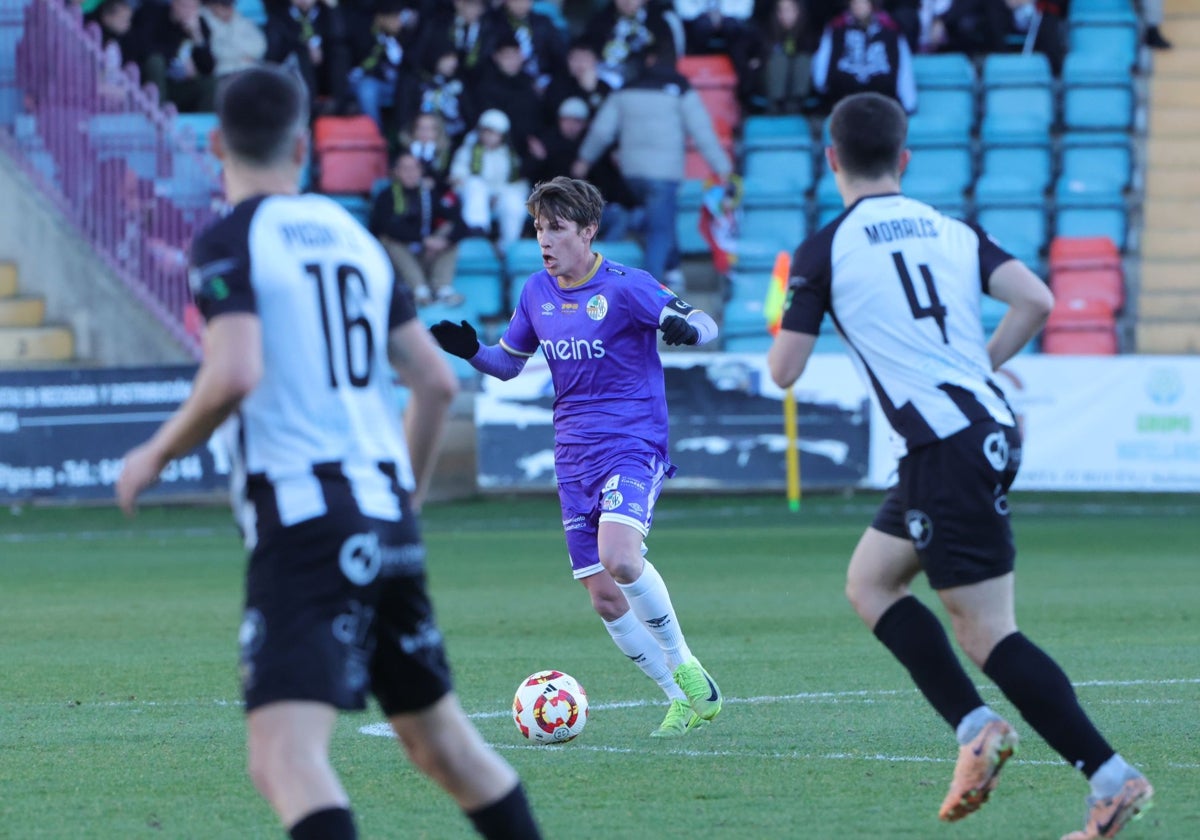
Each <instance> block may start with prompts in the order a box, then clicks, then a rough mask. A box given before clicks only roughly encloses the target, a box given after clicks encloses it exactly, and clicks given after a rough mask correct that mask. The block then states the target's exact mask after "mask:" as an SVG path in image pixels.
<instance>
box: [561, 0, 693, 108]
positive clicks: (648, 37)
mask: <svg viewBox="0 0 1200 840" xmlns="http://www.w3.org/2000/svg"><path fill="white" fill-rule="evenodd" d="M583 38H584V40H586V41H587V42H588V43H589V44H591V46H592V49H593V50H594V51H595V53H596V56H597V58H598V59H599V62H600V64H599V67H598V72H599V74H600V78H601V79H603V80H604V81H605V82H607V83H608V85H609V86H610V87H612V88H613V89H614V90H616V89H617V88H620V87H621V86H622V85H624V84H625V83H626V82H627V81H629V80H631V79H633V78H634V77H636V76H637V75H638V74H639V73H641V70H642V67H643V66H644V62H643V60H642V59H643V57H644V56H645V55H646V54H647V53H649V52H655V53H657V54H658V56H659V59H660V60H661V61H662V62H663V63H664V64H670V65H672V66H674V64H675V59H676V57H677V55H678V53H677V50H676V48H675V35H674V33H673V32H672V30H671V24H670V23H668V21H667V17H666V15H665V14H664V12H663V9H662V8H661V7H659V6H649V5H647V0H611V2H610V3H609V5H608V6H605V7H604V8H603V9H601V10H600V11H598V12H596V13H595V14H594V15H592V17H591V19H590V20H589V21H588V22H587V25H586V26H585V28H584V33H583Z"/></svg>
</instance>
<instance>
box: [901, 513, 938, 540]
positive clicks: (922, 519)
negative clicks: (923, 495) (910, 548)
mask: <svg viewBox="0 0 1200 840" xmlns="http://www.w3.org/2000/svg"><path fill="white" fill-rule="evenodd" d="M904 527H905V528H907V529H908V536H909V538H910V539H911V540H912V541H913V545H914V546H916V547H917V548H918V549H921V548H927V547H928V546H929V543H930V542H932V541H933V520H932V519H930V518H929V515H928V514H926V513H925V511H922V510H910V511H906V512H905V514H904Z"/></svg>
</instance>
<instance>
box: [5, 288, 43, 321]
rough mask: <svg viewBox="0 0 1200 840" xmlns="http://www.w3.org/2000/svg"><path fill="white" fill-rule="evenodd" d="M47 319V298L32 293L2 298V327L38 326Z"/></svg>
mask: <svg viewBox="0 0 1200 840" xmlns="http://www.w3.org/2000/svg"><path fill="white" fill-rule="evenodd" d="M45 319H46V300H45V298H41V297H34V296H32V295H28V296H24V297H17V296H15V295H14V296H13V297H7V298H0V327H37V326H40V325H41V323H42V321H44V320H45Z"/></svg>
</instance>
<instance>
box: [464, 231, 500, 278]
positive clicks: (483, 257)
mask: <svg viewBox="0 0 1200 840" xmlns="http://www.w3.org/2000/svg"><path fill="white" fill-rule="evenodd" d="M503 268H504V263H503V262H502V261H501V259H500V257H499V255H498V254H497V253H496V246H495V245H493V244H492V241H491V240H490V239H487V238H486V237H483V236H468V237H467V238H466V239H462V240H460V241H459V243H458V270H459V271H469V272H471V273H474V274H486V273H488V272H492V271H494V272H496V274H497V275H499V274H500V273H501V271H502V270H503Z"/></svg>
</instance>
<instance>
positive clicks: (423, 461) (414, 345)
mask: <svg viewBox="0 0 1200 840" xmlns="http://www.w3.org/2000/svg"><path fill="white" fill-rule="evenodd" d="M388 359H389V360H390V361H391V363H392V367H394V368H395V369H396V372H397V373H399V374H400V377H401V378H402V379H403V380H404V384H405V385H406V386H408V388H409V390H410V391H411V392H412V399H411V400H410V401H409V404H408V410H407V411H406V412H405V415H404V434H405V436H406V437H407V439H408V448H409V458H410V459H411V461H412V470H413V477H414V478H415V479H416V482H417V486H416V489H415V490H414V491H413V494H412V497H411V500H412V504H413V508H414V509H416V510H420V508H421V503H422V502H423V501H424V500H425V494H426V492H427V491H428V490H429V482H430V480H431V479H432V477H433V468H434V465H435V464H436V463H437V455H438V451H439V449H440V448H441V444H442V434H443V432H444V430H445V425H446V424H445V420H446V415H447V414H449V412H450V403H451V402H452V401H453V400H454V396H455V394H457V393H458V380H457V379H455V378H454V371H452V370H451V369H450V365H448V364H447V363H446V360H445V358H444V357H443V356H442V352H441V350H440V349H438V346H437V344H435V343H434V341H433V338H432V337H431V336H430V335H429V332H428V330H426V329H425V327H424V326H423V325H422V324H421V322H420V321H418V320H416V319H413V320H410V321H406V322H405V323H403V324H401V325H400V326H398V327H396V328H395V329H393V330H392V331H391V333H390V334H389V335H388Z"/></svg>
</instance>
